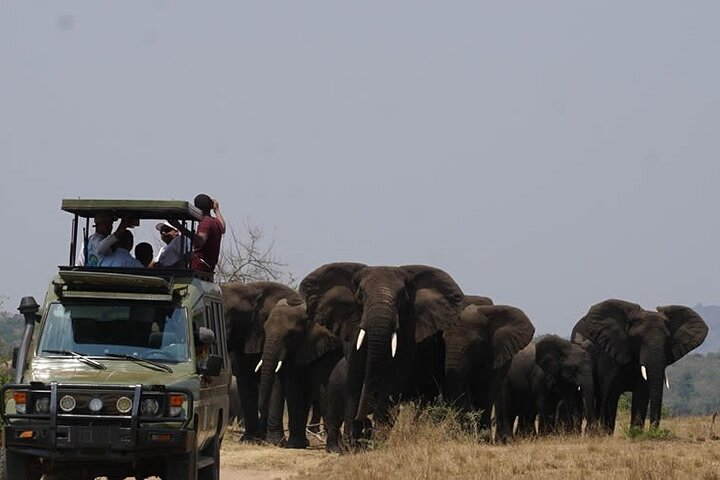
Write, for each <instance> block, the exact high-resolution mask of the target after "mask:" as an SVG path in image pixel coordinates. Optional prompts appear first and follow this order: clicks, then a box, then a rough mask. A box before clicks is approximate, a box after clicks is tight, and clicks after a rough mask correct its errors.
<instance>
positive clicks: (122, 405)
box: [115, 397, 132, 413]
mask: <svg viewBox="0 0 720 480" xmlns="http://www.w3.org/2000/svg"><path fill="white" fill-rule="evenodd" d="M115 408H117V409H118V412H120V413H128V412H130V410H132V400H131V399H130V398H128V397H120V398H118V401H117V403H115Z"/></svg>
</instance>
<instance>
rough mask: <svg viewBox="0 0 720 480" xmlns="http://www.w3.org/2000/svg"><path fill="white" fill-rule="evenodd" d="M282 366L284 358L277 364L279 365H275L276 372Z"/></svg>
mask: <svg viewBox="0 0 720 480" xmlns="http://www.w3.org/2000/svg"><path fill="white" fill-rule="evenodd" d="M280 367H282V360H280V361H279V362H278V364H277V367H275V373H277V372H279V371H280Z"/></svg>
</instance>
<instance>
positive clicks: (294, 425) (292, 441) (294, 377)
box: [285, 370, 310, 448]
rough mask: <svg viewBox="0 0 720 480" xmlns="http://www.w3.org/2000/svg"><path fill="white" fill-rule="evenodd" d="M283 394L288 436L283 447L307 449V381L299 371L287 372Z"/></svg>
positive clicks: (308, 408) (308, 406)
mask: <svg viewBox="0 0 720 480" xmlns="http://www.w3.org/2000/svg"><path fill="white" fill-rule="evenodd" d="M285 378H286V382H285V386H286V388H285V393H286V395H287V406H288V427H289V429H290V436H289V437H288V440H287V442H286V443H285V447H287V448H307V447H308V446H309V445H310V442H309V441H308V439H307V435H306V434H305V428H306V427H307V419H308V413H309V410H310V405H309V402H308V400H307V394H306V389H305V388H304V387H305V383H306V381H307V379H306V378H305V376H304V375H302V374H301V372H299V371H297V370H296V371H287V372H286V377H285Z"/></svg>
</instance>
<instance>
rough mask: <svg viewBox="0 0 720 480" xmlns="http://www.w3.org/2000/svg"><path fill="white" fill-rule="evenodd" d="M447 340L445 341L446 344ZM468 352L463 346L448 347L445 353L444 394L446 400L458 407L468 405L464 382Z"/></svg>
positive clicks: (465, 382) (468, 400)
mask: <svg viewBox="0 0 720 480" xmlns="http://www.w3.org/2000/svg"><path fill="white" fill-rule="evenodd" d="M447 343H448V342H446V345H447ZM467 362H468V354H467V352H466V351H465V350H464V349H463V348H459V347H449V348H448V349H447V351H446V353H445V390H446V391H445V392H444V393H445V396H446V397H447V398H446V400H447V401H449V402H451V403H453V404H454V405H455V406H457V407H459V408H465V407H468V406H469V404H470V399H469V398H467V395H466V394H465V393H466V390H467V389H466V384H467V375H468V366H467Z"/></svg>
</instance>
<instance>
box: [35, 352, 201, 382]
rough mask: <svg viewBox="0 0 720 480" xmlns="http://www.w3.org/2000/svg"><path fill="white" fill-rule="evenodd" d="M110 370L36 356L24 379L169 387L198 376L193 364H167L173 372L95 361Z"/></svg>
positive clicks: (68, 360)
mask: <svg viewBox="0 0 720 480" xmlns="http://www.w3.org/2000/svg"><path fill="white" fill-rule="evenodd" d="M93 360H95V361H97V362H100V363H102V364H103V365H105V366H106V367H107V369H106V370H99V369H96V368H94V367H92V366H90V365H87V364H85V363H83V362H82V361H80V360H76V359H74V358H57V357H54V358H45V357H34V358H33V359H32V363H31V364H30V365H28V368H27V369H26V370H25V375H24V376H23V381H24V382H31V381H32V382H43V383H50V382H58V383H88V384H96V385H98V384H99V385H137V384H142V385H169V384H175V383H179V382H183V381H184V380H187V379H188V378H189V377H191V376H193V375H194V374H195V367H194V365H193V364H192V362H185V363H177V364H170V363H168V364H166V365H167V366H169V367H170V368H172V370H173V372H172V373H168V372H161V371H155V370H151V369H149V368H146V367H144V366H142V365H140V364H137V363H134V362H132V361H129V360H121V359H108V358H94V357H93Z"/></svg>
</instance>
